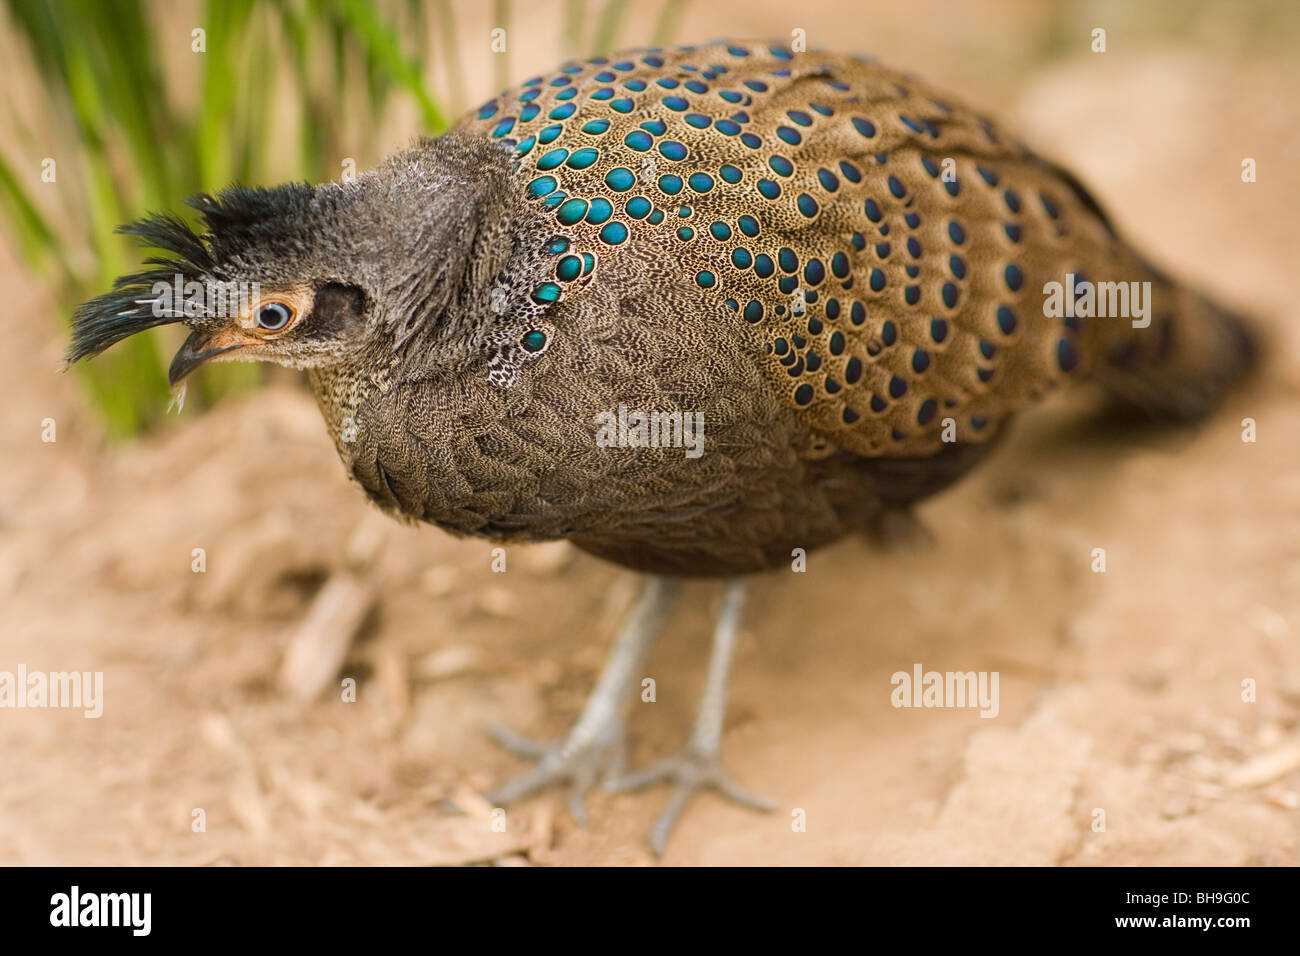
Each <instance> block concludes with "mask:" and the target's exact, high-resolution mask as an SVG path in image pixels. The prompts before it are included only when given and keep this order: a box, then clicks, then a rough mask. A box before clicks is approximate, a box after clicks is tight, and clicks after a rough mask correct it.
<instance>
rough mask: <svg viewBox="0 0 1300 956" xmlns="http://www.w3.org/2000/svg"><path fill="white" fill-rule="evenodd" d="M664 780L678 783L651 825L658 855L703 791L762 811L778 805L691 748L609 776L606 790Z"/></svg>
mask: <svg viewBox="0 0 1300 956" xmlns="http://www.w3.org/2000/svg"><path fill="white" fill-rule="evenodd" d="M664 781H671V782H673V783H675V784H676V786H674V787H673V792H672V793H671V794H670V795H669V797H668V802H667V803H666V804H664V808H663V810H662V811H661V812H660V814H659V817H658V818H657V819H656V820H655V823H654V826H653V827H651V828H650V848H651V849H652V850H654V853H655V856H663V853H664V848H665V847H667V845H668V837H669V836H670V835H671V834H672V831H673V827H674V826H676V825H677V820H678V818H679V817H680V816H681V815H682V811H683V810H685V809H686V805H687V804H688V803H690V802H691V798H692V797H693V796H695V794H696V792H698V791H700V790H704V789H711V790H716V791H717V792H718V793H720V794H721V795H722V796H723V797H725V798H727V799H728V800H731V801H733V802H735V803H739V804H740V805H741V806H743V807H747V808H749V809H750V810H758V811H761V812H763V813H771V812H772V811H773V810H775V809H776V807H777V804H776V803H775V801H772V800H769V799H767V798H766V797H761V796H759V795H758V794H756V793H753V792H752V791H750V790H746V789H745V788H744V787H741V786H740V785H739V784H737V783H736V782H735V781H733V780H732V779H731V775H730V774H728V773H727V771H726V770H725V769H724V768H723V766H722V762H721V760H720V759H719V758H718V755H717V754H716V753H704V752H701V751H698V750H694V749H692V748H690V747H687V749H685V750H683V751H682V752H681V753H678V754H674V755H673V756H671V757H668V758H666V759H664V760H660V761H659V762H658V763H655V764H653V765H651V766H649V767H646V768H645V769H644V770H638V771H635V772H633V773H629V774H624V775H623V776H621V777H616V778H613V779H610V780H608V781H606V782H605V785H604V790H605V792H606V793H629V792H632V791H635V790H644V789H645V788H647V787H650V786H653V785H654V784H656V783H662V782H664Z"/></svg>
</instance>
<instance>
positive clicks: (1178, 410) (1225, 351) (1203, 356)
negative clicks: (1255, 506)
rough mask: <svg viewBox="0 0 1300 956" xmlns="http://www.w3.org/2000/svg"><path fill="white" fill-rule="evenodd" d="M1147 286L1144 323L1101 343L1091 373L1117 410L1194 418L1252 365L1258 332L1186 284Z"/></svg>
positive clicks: (1165, 282) (1162, 417)
mask: <svg viewBox="0 0 1300 956" xmlns="http://www.w3.org/2000/svg"><path fill="white" fill-rule="evenodd" d="M1153 285H1154V287H1155V291H1154V296H1153V309H1152V312H1153V314H1152V316H1151V323H1150V325H1149V326H1148V327H1146V328H1133V329H1131V330H1126V331H1125V332H1124V333H1123V334H1122V335H1121V336H1119V337H1117V338H1116V339H1115V340H1113V341H1111V342H1109V343H1107V346H1106V348H1105V349H1104V350H1103V352H1102V354H1101V355H1100V356H1099V358H1100V361H1098V362H1097V363H1096V365H1095V366H1094V369H1093V373H1094V376H1095V378H1096V380H1097V381H1098V382H1099V383H1100V384H1101V386H1102V387H1103V388H1104V389H1105V390H1106V391H1107V392H1108V393H1109V395H1110V397H1111V398H1112V400H1113V401H1114V403H1115V404H1116V405H1117V406H1119V407H1120V408H1122V409H1127V410H1132V411H1135V412H1137V413H1139V414H1143V415H1145V416H1147V417H1149V418H1152V419H1157V420H1164V421H1174V422H1189V421H1196V420H1198V419H1200V418H1202V417H1203V416H1204V415H1206V414H1207V413H1208V412H1209V411H1210V410H1211V409H1212V408H1213V407H1214V406H1215V404H1216V403H1217V402H1218V401H1219V400H1220V399H1221V398H1222V397H1223V395H1224V394H1225V393H1226V392H1227V390H1228V389H1229V388H1230V387H1231V386H1232V385H1233V384H1235V383H1236V382H1238V381H1239V380H1240V379H1242V378H1243V377H1245V376H1246V375H1247V373H1249V372H1250V370H1251V369H1252V368H1253V367H1254V365H1255V363H1256V360H1257V358H1258V352H1259V337H1258V333H1257V331H1256V330H1255V329H1254V328H1253V327H1252V325H1251V323H1249V322H1248V321H1247V320H1246V319H1245V318H1243V317H1242V316H1240V315H1238V314H1236V313H1234V312H1231V311H1229V310H1227V309H1225V308H1223V307H1222V306H1220V305H1218V304H1217V303H1215V302H1213V301H1212V300H1210V299H1208V298H1206V297H1205V296H1204V295H1201V294H1200V293H1198V292H1196V291H1194V290H1192V289H1189V288H1187V287H1185V286H1181V285H1178V284H1176V283H1174V282H1171V281H1169V280H1165V279H1160V280H1157V281H1156V282H1155V283H1154V284H1153Z"/></svg>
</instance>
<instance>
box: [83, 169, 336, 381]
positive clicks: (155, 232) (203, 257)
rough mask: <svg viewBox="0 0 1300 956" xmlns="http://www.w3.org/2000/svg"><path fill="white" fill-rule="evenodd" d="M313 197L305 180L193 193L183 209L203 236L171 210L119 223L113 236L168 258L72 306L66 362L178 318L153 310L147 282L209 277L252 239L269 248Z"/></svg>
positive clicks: (175, 312) (149, 261)
mask: <svg viewBox="0 0 1300 956" xmlns="http://www.w3.org/2000/svg"><path fill="white" fill-rule="evenodd" d="M315 192H316V190H315V188H314V187H312V186H310V185H308V184H307V183H291V184H288V185H284V186H277V187H274V188H272V189H262V188H248V187H244V186H231V187H228V188H227V189H224V190H222V191H221V192H220V193H219V194H218V195H217V196H215V197H213V196H210V195H207V194H200V195H197V196H194V197H192V198H190V199H189V200H187V201H186V205H188V206H190V207H191V208H193V209H195V210H196V211H198V212H199V214H200V215H202V217H203V220H204V224H205V226H206V231H205V232H204V233H203V234H200V233H198V232H195V231H194V229H193V228H191V226H190V225H189V223H187V222H186V221H185V220H183V219H181V218H180V217H179V216H177V215H174V214H172V213H154V214H153V215H149V216H146V217H145V218H143V219H139V220H137V221H136V222H132V223H128V224H127V225H124V226H119V227H118V229H117V232H119V233H121V234H123V235H128V236H132V237H134V238H135V239H136V240H137V242H138V243H139V244H140V245H141V246H146V247H150V248H154V249H161V250H163V251H164V252H167V253H170V255H169V256H151V257H149V258H147V259H146V260H145V265H151V266H156V267H157V268H155V269H149V270H145V271H142V272H135V273H132V274H130V275H124V276H122V277H121V278H119V279H118V280H117V281H116V282H114V283H113V289H112V291H111V292H107V293H105V294H104V295H101V296H97V297H96V298H94V299H91V300H90V301H88V302H85V303H83V304H82V305H80V306H79V307H78V308H77V310H76V312H74V313H73V316H72V342H71V344H70V345H69V347H68V352H67V361H68V363H69V364H72V363H73V362H77V361H79V360H81V359H83V358H89V357H90V356H93V355H98V354H99V353H100V352H102V351H104V350H105V349H107V348H108V347H109V346H111V345H114V344H116V343H118V342H120V341H122V339H125V338H128V337H130V336H132V335H135V334H136V333H137V332H143V331H144V330H146V329H151V328H155V327H156V326H160V325H168V324H171V323H173V322H179V321H182V320H183V319H184V318H185V316H184V315H183V314H182V313H181V312H180V311H179V310H168V311H162V310H159V309H158V308H156V306H155V297H154V295H153V293H152V289H153V287H154V284H155V283H158V282H166V283H169V284H170V283H171V282H173V281H174V280H175V277H176V276H177V275H180V276H181V277H182V279H183V280H184V281H188V280H191V279H197V278H199V277H201V276H204V275H212V273H213V271H214V270H215V269H216V268H217V265H218V263H219V262H220V261H221V260H222V259H223V258H224V257H225V256H226V255H228V254H230V253H232V252H237V251H239V250H240V249H242V248H246V247H247V246H248V245H249V244H251V243H254V242H260V243H263V244H266V243H268V241H269V242H271V243H274V241H275V240H276V238H277V237H278V236H279V235H280V234H281V233H283V234H285V235H286V236H287V235H288V234H289V232H290V231H291V230H292V228H293V226H294V224H295V223H297V222H299V221H300V220H301V219H302V218H303V217H304V216H305V215H307V212H308V210H309V208H310V204H311V202H312V198H313V196H314V195H315Z"/></svg>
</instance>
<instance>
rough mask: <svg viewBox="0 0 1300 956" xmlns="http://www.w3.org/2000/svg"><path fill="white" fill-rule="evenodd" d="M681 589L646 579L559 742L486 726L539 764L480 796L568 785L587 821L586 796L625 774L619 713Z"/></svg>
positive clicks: (497, 797)
mask: <svg viewBox="0 0 1300 956" xmlns="http://www.w3.org/2000/svg"><path fill="white" fill-rule="evenodd" d="M680 590H681V585H680V584H679V582H677V581H672V580H669V579H667V578H650V579H649V580H648V581H647V582H646V585H645V588H644V589H643V590H642V592H641V596H640V597H639V598H638V599H637V603H636V605H635V607H633V609H632V613H631V615H630V617H629V618H628V620H627V623H626V624H624V625H623V629H622V631H621V632H620V633H619V635H618V638H617V639H616V640H615V642H614V648H613V650H611V651H610V654H609V659H608V660H607V661H606V662H605V669H604V670H603V671H601V674H600V677H599V679H597V681H596V686H595V687H594V688H592V691H591V694H590V696H589V697H588V698H587V703H586V704H585V705H584V706H583V708H582V714H581V715H580V716H579V717H578V720H577V723H575V724H574V725H573V727H572V728H571V729H570V730H569V732H568V733H567V734H566V735H565V736H564V737H563V738H562V739H560V740H558V741H554V742H543V741H537V740H531V739H529V738H527V737H523V736H521V735H519V734H516V733H515V732H514V731H512V730H509V729H507V728H506V727H503V726H501V725H500V724H495V725H493V726H492V727H489V728H488V731H489V733H491V734H492V736H493V737H494V738H495V739H496V741H497V742H498V743H499V744H501V746H503V747H505V748H506V749H507V750H509V751H510V752H511V753H513V754H515V755H516V756H519V757H523V758H526V759H530V760H535V761H537V765H536V766H535V767H533V768H532V769H531V770H527V771H525V772H524V773H522V774H520V775H519V776H517V777H515V778H514V779H512V780H509V781H507V782H506V783H504V784H502V785H501V786H500V787H497V788H496V789H495V790H492V791H490V792H489V793H486V794H484V797H485V798H486V799H487V800H488V802H490V803H492V804H493V805H495V806H505V805H506V804H509V803H513V802H515V801H516V800H521V799H523V798H524V797H527V796H529V795H530V794H533V793H536V792H537V791H539V790H542V789H545V788H546V787H549V786H551V785H552V784H556V783H568V784H569V785H570V786H569V812H570V813H571V814H572V815H573V818H574V819H575V820H576V821H578V823H579V824H581V825H585V824H586V822H587V806H586V797H587V793H588V791H590V790H591V788H592V786H593V785H594V784H595V783H596V781H597V780H599V779H601V778H602V777H605V776H607V775H612V774H619V773H622V772H623V769H624V767H625V766H626V762H627V742H626V730H625V729H624V726H623V710H624V707H625V706H626V704H627V698H628V693H629V691H630V690H631V688H632V685H633V684H634V683H635V681H636V677H637V670H638V668H639V667H640V666H641V662H642V661H643V660H644V659H645V654H646V651H647V650H648V649H649V648H650V645H651V644H653V643H654V641H655V638H656V637H658V636H659V632H660V631H661V630H663V626H664V622H665V621H666V620H667V618H668V615H669V613H670V612H671V611H672V608H673V604H674V603H676V600H677V595H678V593H679V591H680Z"/></svg>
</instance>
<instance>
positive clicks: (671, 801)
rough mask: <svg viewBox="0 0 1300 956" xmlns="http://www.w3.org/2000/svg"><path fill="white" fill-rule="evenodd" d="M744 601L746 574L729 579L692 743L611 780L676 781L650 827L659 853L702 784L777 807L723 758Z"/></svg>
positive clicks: (612, 784) (634, 784)
mask: <svg viewBox="0 0 1300 956" xmlns="http://www.w3.org/2000/svg"><path fill="white" fill-rule="evenodd" d="M744 605H745V581H744V580H743V579H741V578H734V579H733V580H731V581H728V582H727V590H726V593H725V594H724V596H723V601H722V613H721V614H720V615H718V623H717V627H716V628H715V629H714V632H713V651H712V653H711V654H710V657H709V674H708V678H707V680H706V682H705V686H704V696H703V697H702V698H701V699H700V709H699V714H698V715H697V717H696V720H695V726H694V728H693V729H692V731H691V737H690V740H689V741H688V742H687V744H686V747H685V748H684V749H683V750H681V751H680V752H679V753H677V754H674V755H673V756H671V757H668V758H667V759H665V760H661V761H659V762H658V763H656V764H654V765H652V766H650V767H647V768H646V769H645V770H639V771H637V772H635V773H630V774H626V775H624V776H622V777H619V778H616V779H613V780H611V781H609V782H608V783H607V784H606V785H605V789H606V791H608V792H610V793H624V792H627V791H629V790H640V789H643V788H645V787H648V786H651V785H652V784H655V783H659V782H660V781H662V780H671V781H673V782H674V783H675V784H676V787H674V789H673V792H672V795H671V796H670V797H669V798H668V803H667V804H666V805H665V806H664V809H663V812H662V813H660V814H659V819H657V820H656V821H655V824H654V826H653V827H652V828H651V830H650V846H651V848H652V849H653V850H654V851H655V854H656V855H662V854H663V851H664V847H665V846H667V844H668V836H669V834H670V833H671V832H672V829H673V826H674V825H675V824H676V823H677V819H678V817H680V816H681V813H682V810H684V809H685V808H686V804H687V803H689V802H690V799H691V797H693V796H694V795H695V792H696V791H697V790H699V789H701V788H704V787H712V788H713V789H714V790H717V791H718V792H719V793H721V794H722V795H723V796H724V797H727V798H728V799H730V800H734V801H735V802H736V803H739V804H741V805H742V806H746V807H749V808H750V809H752V810H762V811H764V812H770V811H772V810H775V809H776V804H775V803H773V802H772V801H771V800H768V799H766V798H764V797H760V796H758V795H756V794H753V793H750V792H749V791H748V790H745V789H743V788H741V787H739V786H737V785H736V784H735V783H734V782H732V780H731V777H730V775H729V774H728V773H727V771H726V770H725V769H724V768H723V766H722V762H721V759H720V757H719V753H720V751H721V747H722V719H723V717H724V716H725V714H726V710H727V682H728V678H729V677H730V676H731V658H732V654H733V653H734V651H735V649H736V635H737V631H738V630H739V627H740V613H741V610H742V609H743V608H744Z"/></svg>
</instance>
